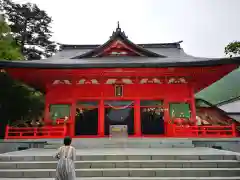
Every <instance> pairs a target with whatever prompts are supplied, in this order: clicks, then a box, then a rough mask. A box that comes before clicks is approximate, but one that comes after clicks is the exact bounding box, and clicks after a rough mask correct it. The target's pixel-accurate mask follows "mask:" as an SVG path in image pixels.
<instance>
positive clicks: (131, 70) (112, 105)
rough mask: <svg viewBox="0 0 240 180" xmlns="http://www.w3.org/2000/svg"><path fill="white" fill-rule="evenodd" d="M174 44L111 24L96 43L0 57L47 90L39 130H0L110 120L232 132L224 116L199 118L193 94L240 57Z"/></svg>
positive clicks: (48, 129)
mask: <svg viewBox="0 0 240 180" xmlns="http://www.w3.org/2000/svg"><path fill="white" fill-rule="evenodd" d="M180 44H181V41H180V42H174V43H149V44H135V43H134V42H132V41H130V39H129V38H128V37H127V36H126V34H125V33H124V32H123V31H122V30H121V28H120V27H119V25H118V27H117V28H116V30H115V31H114V32H113V34H112V36H111V37H110V38H109V39H108V40H107V42H105V43H104V44H102V45H66V44H63V45H61V50H60V51H59V52H57V53H56V55H54V56H52V57H50V58H48V59H42V60H32V61H31V60H29V61H0V67H1V68H2V69H4V70H5V71H6V72H7V73H8V74H9V75H10V76H11V77H13V78H14V79H16V80H20V81H22V82H24V83H25V84H27V85H29V86H31V87H33V88H35V89H37V90H40V91H41V92H43V93H45V98H46V99H45V112H44V118H43V121H44V126H43V127H42V130H41V133H33V134H31V133H30V134H29V133H28V134H27V135H25V136H24V132H25V131H23V129H21V128H20V127H15V128H12V127H10V126H7V131H6V138H61V137H63V136H65V135H69V136H71V137H76V138H81V137H84V138H88V137H89V138H91V137H95V138H96V137H108V136H109V135H110V133H111V132H110V131H111V129H110V127H111V126H113V125H123V126H125V127H126V128H127V133H128V136H129V137H188V136H189V137H198V136H199V135H201V137H222V136H228V137H234V136H236V125H235V121H234V120H232V119H231V118H228V117H226V118H222V119H221V117H222V116H221V117H220V116H218V115H216V116H213V115H211V113H209V117H205V118H206V119H204V117H203V116H202V117H201V118H202V120H203V122H205V123H200V124H199V122H198V120H197V118H196V117H197V116H199V117H200V116H201V112H200V110H199V111H198V109H197V106H198V105H197V103H196V101H195V97H194V95H195V93H197V92H199V91H201V90H202V89H204V88H206V87H208V86H209V85H211V84H212V83H214V82H216V81H218V80H219V79H221V78H222V77H223V76H225V75H227V74H228V73H230V72H232V71H233V70H234V69H236V68H238V61H239V60H240V58H237V57H236V58H199V57H194V56H190V55H188V54H186V53H185V52H184V50H183V49H182V48H181V45H180ZM199 107H200V106H199ZM206 107H207V106H202V108H206ZM205 112H210V111H205ZM198 113H199V115H198ZM203 114H204V113H203ZM214 118H216V119H214ZM11 128H12V130H11ZM27 128H29V131H31V130H32V131H35V130H36V129H35V130H33V129H34V128H32V127H27ZM57 128H62V130H59V129H57ZM25 129H26V128H25ZM59 131H61V133H60V132H59ZM54 132H55V133H54ZM63 132H64V133H63ZM11 133H12V135H11ZM14 133H15V135H13V134H14ZM59 133H60V134H59Z"/></svg>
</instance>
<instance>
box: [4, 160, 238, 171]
mask: <svg viewBox="0 0 240 180" xmlns="http://www.w3.org/2000/svg"><path fill="white" fill-rule="evenodd" d="M56 165H57V162H55V161H15V162H14V161H10V162H0V169H55V168H56ZM75 168H76V169H86V168H102V169H103V168H240V162H239V161H237V160H214V161H213V160H141V161H139V160H131V161H76V162H75Z"/></svg>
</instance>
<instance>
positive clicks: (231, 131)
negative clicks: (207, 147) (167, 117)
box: [172, 124, 237, 138]
mask: <svg viewBox="0 0 240 180" xmlns="http://www.w3.org/2000/svg"><path fill="white" fill-rule="evenodd" d="M172 136H174V137H199V138H201V137H214V138H218V137H219V138H221V137H222V138H223V137H236V136H237V134H236V126H235V124H232V125H229V126H188V127H187V126H179V125H175V124H172Z"/></svg>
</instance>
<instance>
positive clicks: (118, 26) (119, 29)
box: [116, 21, 121, 31]
mask: <svg viewBox="0 0 240 180" xmlns="http://www.w3.org/2000/svg"><path fill="white" fill-rule="evenodd" d="M116 31H121V28H120V24H119V21H118V22H117V28H116Z"/></svg>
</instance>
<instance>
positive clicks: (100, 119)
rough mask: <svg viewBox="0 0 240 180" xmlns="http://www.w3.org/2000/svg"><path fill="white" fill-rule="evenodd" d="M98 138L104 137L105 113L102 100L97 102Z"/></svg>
mask: <svg viewBox="0 0 240 180" xmlns="http://www.w3.org/2000/svg"><path fill="white" fill-rule="evenodd" d="M98 112H99V113H98V136H100V137H104V134H105V128H104V127H105V120H104V118H105V111H104V100H103V99H101V100H100V102H99V109H98Z"/></svg>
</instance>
